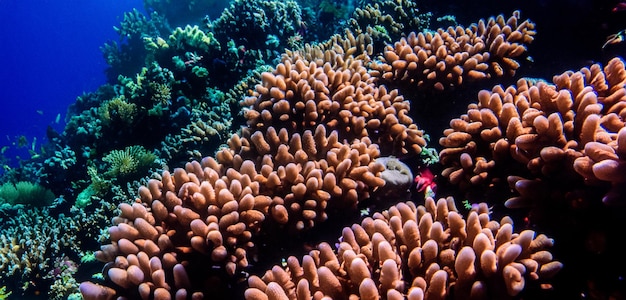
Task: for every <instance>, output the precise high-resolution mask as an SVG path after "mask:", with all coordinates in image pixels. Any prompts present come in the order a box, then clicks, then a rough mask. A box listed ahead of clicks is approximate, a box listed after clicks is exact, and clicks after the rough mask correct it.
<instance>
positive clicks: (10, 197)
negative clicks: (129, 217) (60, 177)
mask: <svg viewBox="0 0 626 300" xmlns="http://www.w3.org/2000/svg"><path fill="white" fill-rule="evenodd" d="M55 198H56V197H55V196H54V193H52V191H50V190H49V189H46V188H45V187H43V186H41V185H39V184H36V183H32V182H28V181H20V182H17V183H15V184H14V183H11V182H7V183H5V184H3V185H1V186H0V203H8V204H11V205H16V204H25V205H32V206H47V205H50V204H52V202H53V201H54V199H55Z"/></svg>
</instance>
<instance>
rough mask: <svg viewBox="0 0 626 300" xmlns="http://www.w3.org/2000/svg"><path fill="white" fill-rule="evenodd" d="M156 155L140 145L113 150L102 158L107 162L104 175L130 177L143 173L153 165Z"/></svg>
mask: <svg viewBox="0 0 626 300" xmlns="http://www.w3.org/2000/svg"><path fill="white" fill-rule="evenodd" d="M156 158H157V156H156V155H155V154H154V153H152V152H150V151H148V150H146V149H145V148H144V147H142V146H138V145H133V146H129V147H126V148H124V150H113V151H111V152H109V154H107V155H106V156H105V157H103V158H102V160H103V161H104V162H107V163H108V164H109V168H108V171H106V173H105V174H104V175H106V176H108V177H112V178H115V177H123V178H126V177H130V176H133V175H136V174H140V173H145V172H147V171H148V170H149V169H150V168H151V167H153V166H154V165H155V160H156Z"/></svg>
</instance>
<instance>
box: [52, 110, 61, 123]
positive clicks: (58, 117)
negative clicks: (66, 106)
mask: <svg viewBox="0 0 626 300" xmlns="http://www.w3.org/2000/svg"><path fill="white" fill-rule="evenodd" d="M59 121H61V114H60V113H59V114H57V117H56V119H54V123H56V124H59Z"/></svg>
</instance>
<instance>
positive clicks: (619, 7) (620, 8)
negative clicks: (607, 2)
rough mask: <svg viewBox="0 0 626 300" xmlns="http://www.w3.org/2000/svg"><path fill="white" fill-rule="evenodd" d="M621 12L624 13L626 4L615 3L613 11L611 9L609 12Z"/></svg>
mask: <svg viewBox="0 0 626 300" xmlns="http://www.w3.org/2000/svg"><path fill="white" fill-rule="evenodd" d="M621 11H626V2H620V3H617V4H616V5H615V6H614V7H613V9H611V12H613V13H616V12H621Z"/></svg>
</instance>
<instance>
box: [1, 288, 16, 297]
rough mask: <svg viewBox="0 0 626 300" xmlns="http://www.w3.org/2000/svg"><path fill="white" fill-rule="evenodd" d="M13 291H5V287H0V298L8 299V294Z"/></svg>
mask: <svg viewBox="0 0 626 300" xmlns="http://www.w3.org/2000/svg"><path fill="white" fill-rule="evenodd" d="M12 293H13V292H11V291H8V292H7V287H6V286H3V287H1V288H0V300H4V299H9V296H11V294H12Z"/></svg>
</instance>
